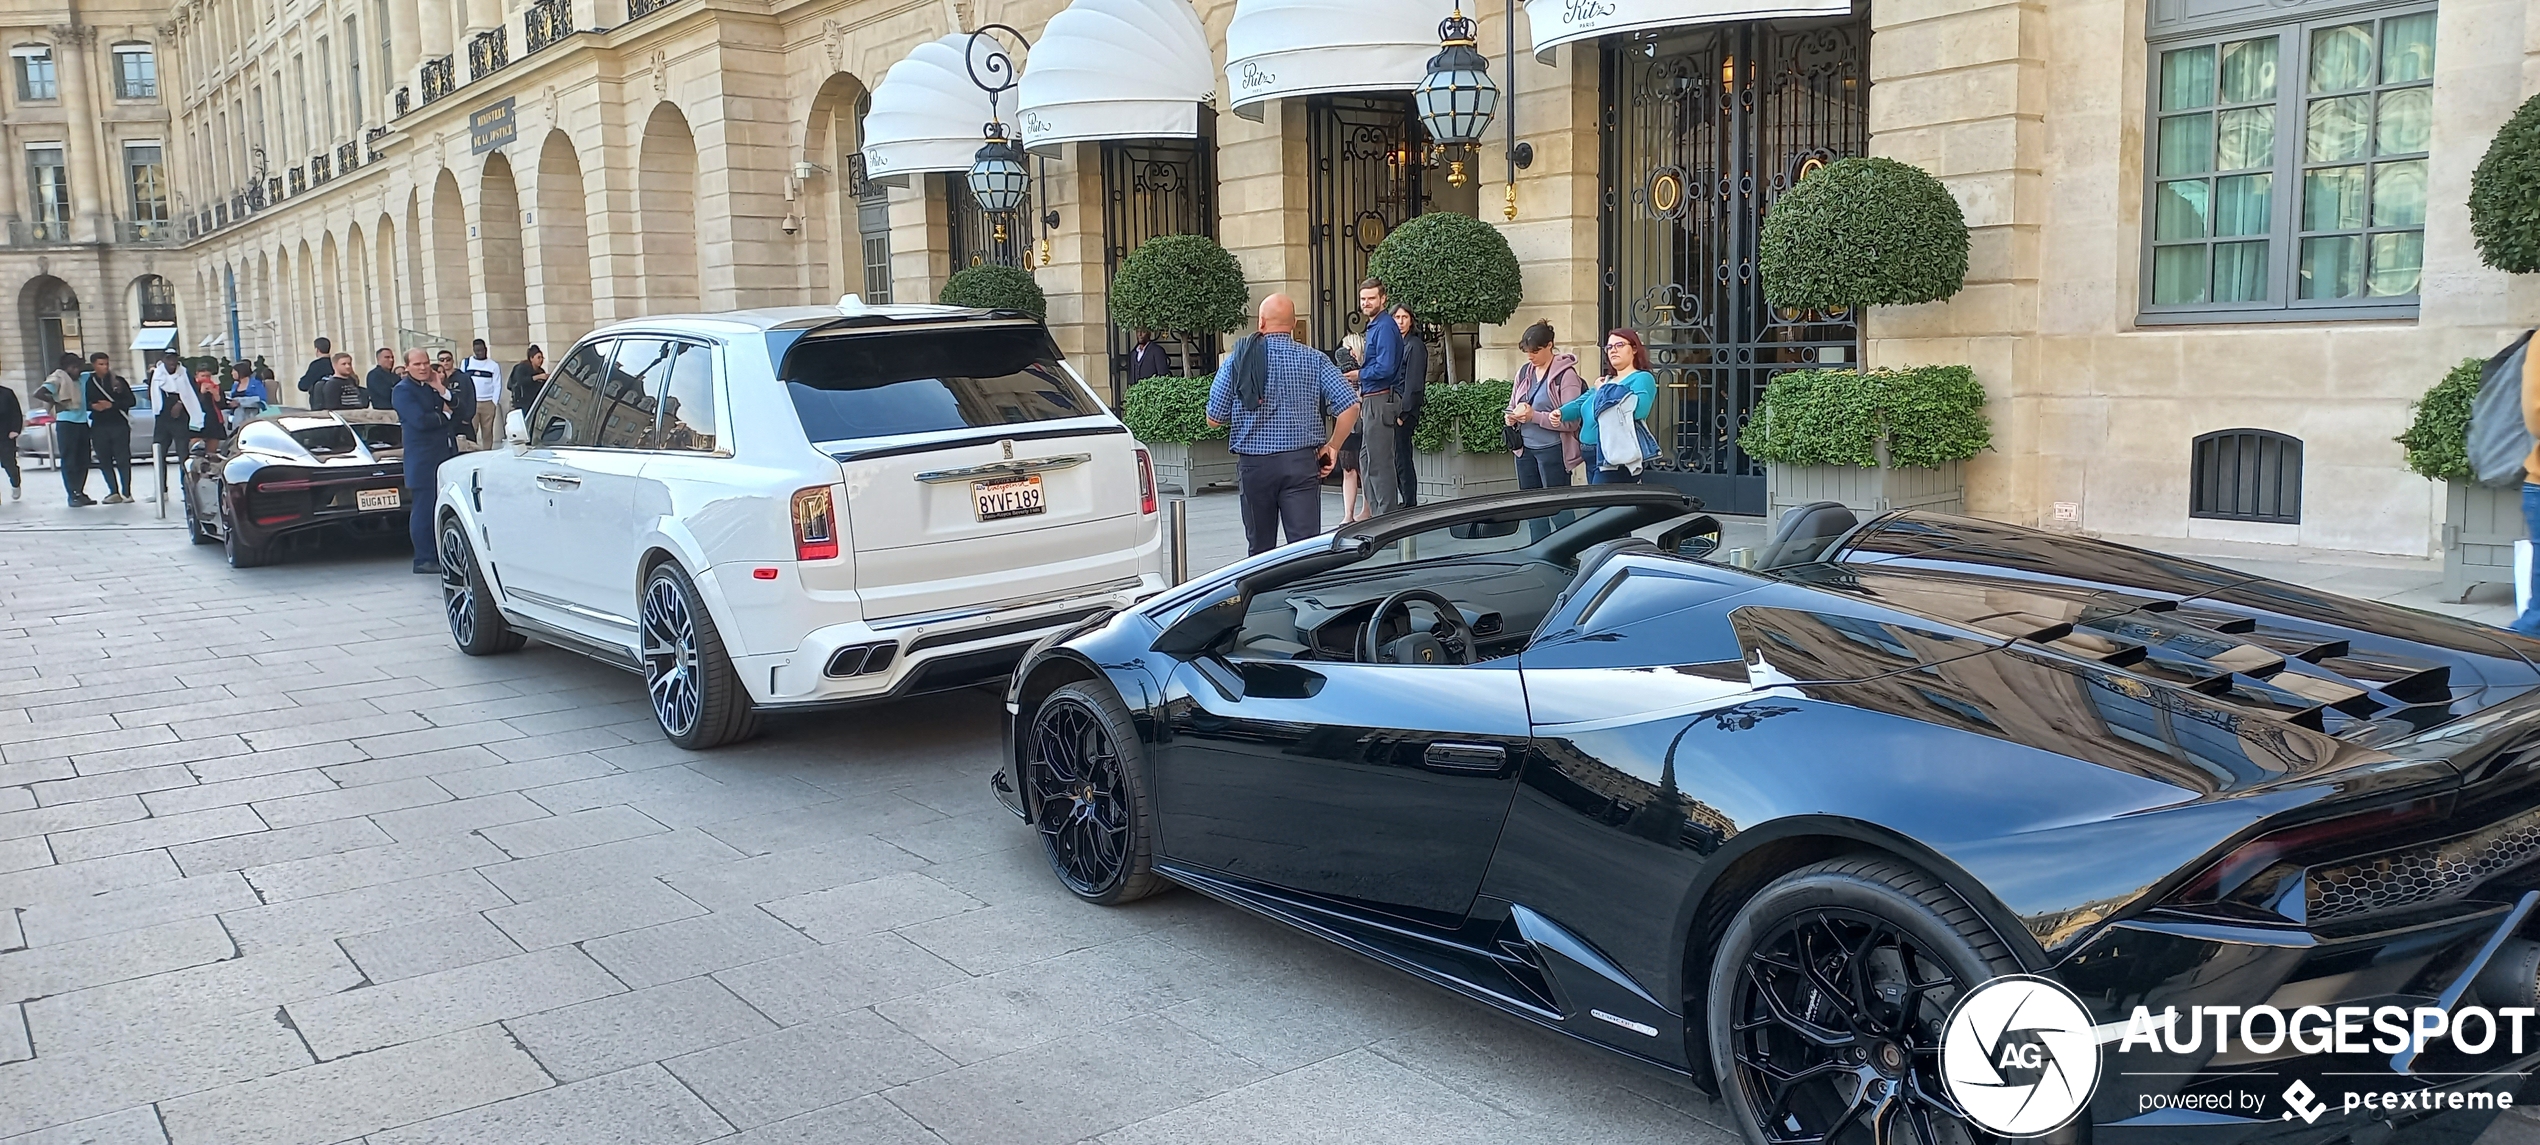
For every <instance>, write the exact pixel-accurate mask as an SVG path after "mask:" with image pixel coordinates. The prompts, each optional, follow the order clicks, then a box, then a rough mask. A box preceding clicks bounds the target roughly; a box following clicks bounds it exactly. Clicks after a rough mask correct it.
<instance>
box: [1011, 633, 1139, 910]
mask: <svg viewBox="0 0 2540 1145" xmlns="http://www.w3.org/2000/svg"><path fill="white" fill-rule="evenodd" d="M1026 751H1027V752H1028V753H1029V755H1028V757H1027V759H1026V761H1025V763H1024V765H1023V775H1024V792H1025V798H1026V799H1028V800H1030V801H1031V807H1032V824H1033V826H1034V827H1036V828H1038V829H1039V830H1040V835H1041V849H1042V851H1043V852H1044V853H1046V854H1047V855H1048V856H1049V862H1050V870H1051V872H1052V873H1054V874H1056V875H1057V876H1058V881H1059V882H1061V883H1064V884H1066V886H1067V889H1068V890H1070V891H1072V892H1074V893H1075V895H1076V897H1078V898H1081V899H1084V900H1085V901H1087V902H1093V903H1100V904H1103V905H1105V906H1113V905H1118V904H1120V903H1125V902H1130V901H1132V900H1135V899H1141V898H1145V897H1146V896H1148V895H1151V894H1154V893H1155V892H1156V891H1158V890H1160V889H1162V887H1163V885H1164V884H1163V880H1162V879H1161V878H1160V877H1159V876H1157V875H1156V874H1155V872H1154V869H1153V863H1152V860H1153V856H1154V841H1153V840H1154V832H1153V829H1152V827H1151V826H1150V824H1149V821H1148V817H1147V811H1146V801H1145V797H1144V787H1145V784H1144V779H1145V767H1144V762H1145V761H1144V759H1143V757H1142V756H1141V755H1140V754H1139V750H1138V740H1137V734H1136V732H1135V730H1134V725H1132V724H1131V723H1130V720H1129V713H1128V712H1127V711H1126V710H1125V709H1123V708H1122V707H1121V705H1120V701H1119V699H1118V698H1117V697H1115V696H1113V695H1112V694H1111V692H1110V690H1109V689H1108V688H1106V687H1104V686H1103V685H1101V684H1099V683H1086V682H1079V683H1074V684H1069V685H1066V686H1065V687H1062V688H1060V689H1058V690H1057V691H1055V692H1052V693H1050V696H1049V698H1048V699H1046V700H1044V701H1042V702H1041V706H1040V708H1039V709H1038V710H1036V711H1035V712H1033V714H1032V734H1031V740H1030V742H1029V743H1028V745H1027V746H1026Z"/></svg>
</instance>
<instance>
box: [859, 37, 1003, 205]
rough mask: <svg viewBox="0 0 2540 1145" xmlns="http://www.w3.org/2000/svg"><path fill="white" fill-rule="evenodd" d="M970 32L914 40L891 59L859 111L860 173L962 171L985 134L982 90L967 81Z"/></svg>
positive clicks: (985, 109) (881, 176)
mask: <svg viewBox="0 0 2540 1145" xmlns="http://www.w3.org/2000/svg"><path fill="white" fill-rule="evenodd" d="M969 43H970V37H969V36H967V35H962V34H955V35H950V36H946V37H944V38H943V39H940V40H936V41H934V42H932V43H926V44H919V45H918V46H917V50H915V51H912V52H910V53H909V54H908V58H907V59H904V60H901V61H900V62H898V63H896V64H892V65H891V70H890V71H888V72H885V73H883V76H882V82H881V84H880V85H878V86H876V87H875V88H874V89H873V108H872V110H871V111H868V112H866V113H865V116H864V146H863V148H862V149H861V150H862V152H863V155H864V173H865V175H866V176H867V177H869V178H874V179H888V178H892V177H894V176H899V175H912V174H917V173H919V172H924V171H967V170H969V169H970V161H971V160H972V159H973V158H976V157H977V156H978V154H979V145H980V144H981V143H982V142H984V141H985V140H984V139H983V138H982V136H981V135H980V132H979V129H980V127H981V126H983V125H985V124H986V123H987V122H988V93H986V92H984V91H981V90H979V85H977V84H975V83H972V82H970V69H969V68H968V66H967V65H966V64H965V62H964V57H963V52H964V50H965V49H966V48H967V47H968V46H969Z"/></svg>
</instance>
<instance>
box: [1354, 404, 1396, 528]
mask: <svg viewBox="0 0 2540 1145" xmlns="http://www.w3.org/2000/svg"><path fill="white" fill-rule="evenodd" d="M1401 416H1402V396H1401V395H1400V394H1397V393H1395V392H1393V391H1392V390H1378V391H1377V392H1375V393H1372V394H1362V395H1360V396H1359V398H1358V425H1359V428H1360V431H1361V432H1360V433H1359V439H1360V444H1359V446H1358V474H1359V479H1358V487H1359V488H1360V489H1362V490H1364V491H1365V492H1366V494H1367V511H1368V512H1370V513H1374V514H1377V515H1379V516H1381V515H1383V514H1386V513H1391V512H1393V511H1394V510H1396V509H1400V508H1402V480H1401V478H1399V477H1397V476H1396V475H1395V467H1396V466H1397V465H1398V464H1399V463H1398V462H1396V461H1395V460H1394V458H1395V455H1397V454H1399V453H1400V452H1401V451H1402V438H1401V435H1399V434H1397V433H1395V432H1394V429H1395V427H1394V424H1393V423H1394V419H1395V418H1398V417H1401Z"/></svg>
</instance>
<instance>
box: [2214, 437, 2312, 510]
mask: <svg viewBox="0 0 2540 1145" xmlns="http://www.w3.org/2000/svg"><path fill="white" fill-rule="evenodd" d="M2192 458H2193V460H2192V462H2191V464H2190V476H2189V493H2188V505H2187V515H2188V516H2190V517H2209V518H2213V519H2216V520H2223V521H2263V522H2267V523H2271V524H2283V525H2294V524H2300V523H2301V521H2302V439H2301V438H2298V437H2293V436H2291V435H2288V434H2281V433H2277V432H2275V431H2274V430H2269V429H2224V430H2216V431H2214V432H2212V433H2208V434H2204V435H2202V436H2200V437H2198V438H2197V439H2196V443H2195V446H2194V452H2193V454H2192Z"/></svg>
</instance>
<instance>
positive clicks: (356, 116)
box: [344, 16, 362, 135]
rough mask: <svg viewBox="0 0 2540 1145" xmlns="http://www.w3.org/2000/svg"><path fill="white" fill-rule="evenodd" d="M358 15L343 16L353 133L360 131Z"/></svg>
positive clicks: (360, 69)
mask: <svg viewBox="0 0 2540 1145" xmlns="http://www.w3.org/2000/svg"><path fill="white" fill-rule="evenodd" d="M358 19H359V17H355V16H346V17H344V63H345V65H346V66H347V67H350V68H351V69H352V70H353V84H352V88H351V90H350V95H351V98H352V101H353V134H355V135H360V134H361V133H362V35H361V32H362V30H361V26H360V25H359V24H357V23H355V21H356V20H358Z"/></svg>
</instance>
